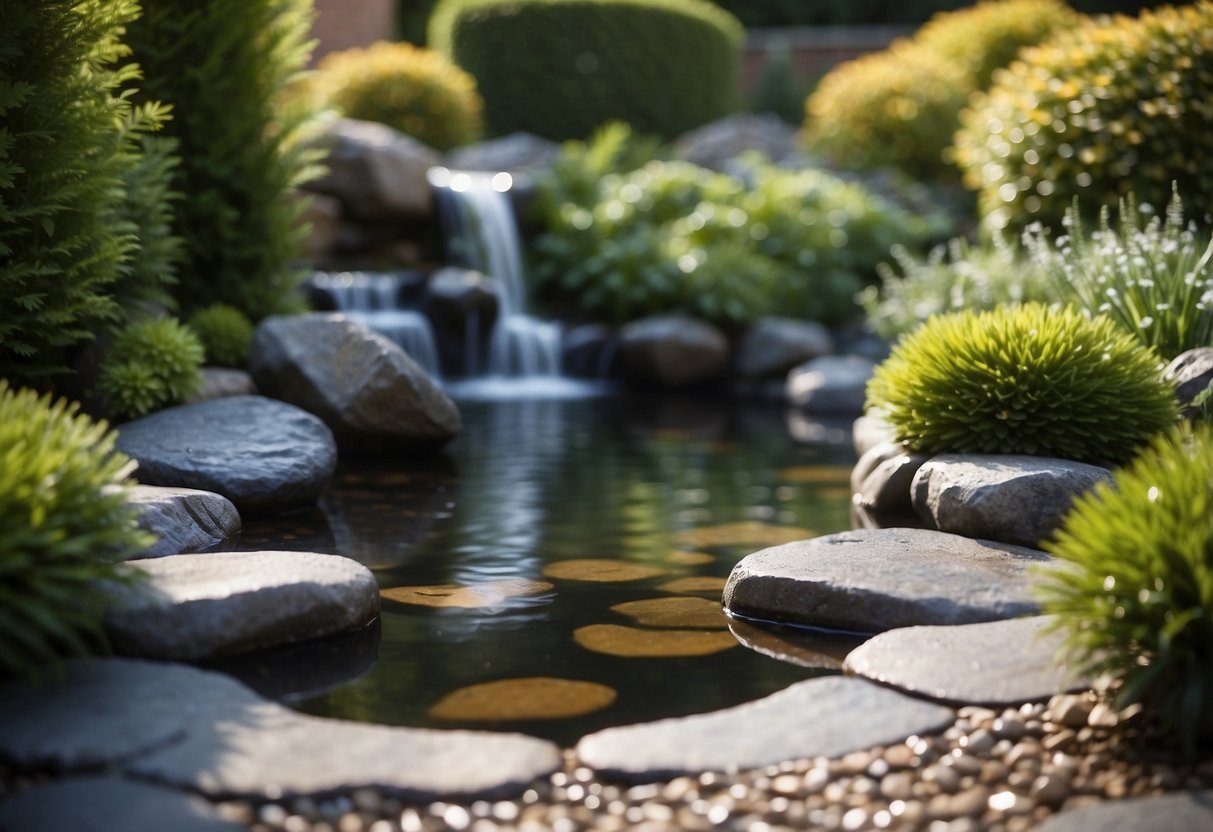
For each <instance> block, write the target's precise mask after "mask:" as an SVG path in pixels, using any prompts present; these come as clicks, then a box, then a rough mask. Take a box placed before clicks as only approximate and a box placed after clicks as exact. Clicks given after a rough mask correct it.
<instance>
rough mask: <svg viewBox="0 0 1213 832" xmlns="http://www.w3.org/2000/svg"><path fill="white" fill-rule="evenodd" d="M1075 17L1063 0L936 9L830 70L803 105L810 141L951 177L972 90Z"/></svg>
mask: <svg viewBox="0 0 1213 832" xmlns="http://www.w3.org/2000/svg"><path fill="white" fill-rule="evenodd" d="M1079 19H1080V18H1079V16H1078V15H1076V14H1075V13H1074V12H1073V11H1071V10H1070V9H1069V8H1068V7H1067V6H1066V5H1065V4H1064V3H1062V2H1059V0H990V2H985V3H980V4H978V5H976V6H974V7H972V8H969V9H962V10H960V11H956V12H946V13H940V14H938V15H936V16H935V17H933V18H932V19H931V21H930V22H929V23H928V24H927V25H926V26H923V27H922V28H921V29H920V30H919V31H918V32H917V33H916V34H915V35H914V37H913V38H911V39H908V40H900V41H897V42H896V43H894V44H893V46H892V47H890V48H889V49H888V50H886V51H884V52H878V53H875V54H872V55H866V56H864V57H861V58H859V59H858V60H855V61H849V62H847V63H844V64H842V65H840V66H839V67H837V68H836V69H834V70H833V71H831V72H829V73H828V74H827V75H826V76H825V77H824V78H823V79H822V80H821V83H820V84H818V86H817V89H816V90H815V91H814V92H813V94H812V95H811V96H810V97H809V98H808V100H807V101H806V103H805V112H806V116H807V121H806V137H807V140H808V142H809V144H810V146H812V147H813V148H814V149H816V150H818V151H820V152H823V153H826V154H828V155H829V156H830V157H832V158H833V159H834V160H835V161H837V162H838V163H840V164H847V165H851V166H855V167H876V166H880V165H894V166H896V167H898V168H901V169H902V170H904V171H906V172H907V173H911V174H913V175H915V176H918V177H920V178H923V179H929V180H930V179H943V180H948V179H955V172H954V170H953V168H952V166H951V164H950V163H949V162H948V161H947V160H945V158H944V154H945V151H946V150H947V149H948V148H949V147H950V146H951V144H952V134H953V133H954V132H955V131H956V128H957V127H958V126H959V125H960V112H961V110H962V109H964V106H965V104H966V103H967V102H968V99H969V96H970V94H971V93H973V92H974V91H976V90H981V89H984V88H985V87H986V86H987V84H988V83H989V81H990V77H991V75H992V74H993V73H994V71H995V70H996V69H997V68H999V67H1001V66H1004V65H1006V64H1007V63H1010V61H1011V60H1012V59H1013V58H1014V57H1015V55H1016V53H1017V52H1018V51H1019V49H1020V48H1021V47H1023V46H1026V45H1030V44H1035V43H1039V42H1040V41H1042V40H1044V39H1045V38H1047V37H1048V36H1050V35H1051V34H1052V33H1054V32H1056V31H1059V30H1062V29H1066V28H1069V27H1072V26H1075V25H1077V23H1078V21H1079Z"/></svg>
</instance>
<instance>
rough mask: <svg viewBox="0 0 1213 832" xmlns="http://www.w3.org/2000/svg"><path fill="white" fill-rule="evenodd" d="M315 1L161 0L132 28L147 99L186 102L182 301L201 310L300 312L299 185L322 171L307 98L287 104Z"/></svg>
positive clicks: (176, 182) (179, 105) (179, 222)
mask: <svg viewBox="0 0 1213 832" xmlns="http://www.w3.org/2000/svg"><path fill="white" fill-rule="evenodd" d="M311 19H312V13H311V3H310V2H307V0H210V2H206V3H198V2H195V1H194V0H157V2H155V3H148V4H146V6H145V8H144V13H143V16H142V17H141V18H140V19H139V20H138V21H137V22H136V23H134V24H132V25H131V26H130V29H129V32H128V36H127V37H128V42H129V43H130V44H131V46H132V47H133V49H134V54H135V58H136V60H138V61H139V64H140V66H141V67H142V69H143V72H144V76H145V81H144V83H143V85H142V89H141V91H140V94H139V98H140V100H161V101H164V102H165V103H167V104H171V105H173V106H174V108H175V109H174V118H173V121H172V122H171V123H170V124H169V126H168V128H167V130H166V132H167V133H169V134H170V135H171V136H172V137H173V138H174V139H176V140H177V142H178V143H179V153H180V156H181V160H182V161H181V165H180V166H179V167H178V168H177V169H176V170H175V171H174V175H173V181H172V188H173V189H174V190H176V191H178V192H181V193H184V194H188V195H189V198H188V199H186V200H182V201H181V202H180V203H178V205H177V209H176V220H175V223H174V226H173V227H174V230H175V232H176V233H177V234H179V235H180V237H181V238H182V240H183V245H184V256H183V260H182V262H181V265H180V267H179V269H178V284H177V286H176V288H175V290H174V291H175V294H176V296H177V299H178V301H179V303H180V307H181V311H182V312H183V313H185V314H187V315H188V314H190V313H191V312H193V311H194V310H195V309H197V308H199V307H202V306H205V305H207V304H210V303H213V302H222V303H227V304H230V305H232V306H235V307H236V308H238V309H240V310H241V311H243V312H244V313H246V314H247V315H248V316H249V317H250V318H253V319H255V320H256V319H260V318H262V317H264V316H266V315H269V314H271V313H276V312H284V311H291V310H292V309H295V308H297V307H298V306H299V305H300V303H301V301H300V300H299V299H298V298H297V297H296V295H295V294H294V291H293V290H294V288H295V286H296V285H297V284H298V281H299V279H300V277H301V273H300V272H299V271H298V270H297V269H296V268H294V267H293V266H292V261H294V260H295V259H296V258H297V257H298V252H299V244H300V228H299V225H298V217H299V210H300V206H299V203H298V202H297V201H296V200H294V199H293V198H292V194H291V191H292V189H293V188H294V187H295V186H296V185H298V184H300V183H301V182H303V181H305V180H306V179H308V178H309V177H311V176H313V175H314V174H315V173H316V168H315V166H314V162H315V161H316V155H315V151H311V150H308V149H307V148H306V147H305V146H304V144H303V142H302V139H303V138H304V136H305V134H306V133H307V128H308V126H309V124H311V123H312V121H313V119H312V117H311V112H310V110H309V109H308V107H307V105H306V103H305V101H306V100H305V99H304V98H302V97H301V98H299V99H298V100H296V101H295V104H294V105H293V106H289V107H285V108H275V106H274V104H275V99H276V98H277V96H278V93H279V91H280V90H281V89H282V88H283V86H284V85H285V84H286V83H287V82H288V81H289V80H291V79H292V78H293V77H294V76H295V75H296V74H297V73H298V72H299V71H300V70H301V69H302V68H303V66H304V63H305V61H306V59H307V55H308V53H309V52H310V49H311V43H310V42H309V41H308V40H307V33H308V29H309V27H310V24H311Z"/></svg>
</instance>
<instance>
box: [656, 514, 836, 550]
mask: <svg viewBox="0 0 1213 832" xmlns="http://www.w3.org/2000/svg"><path fill="white" fill-rule="evenodd" d="M815 534H817V533H816V532H815V531H813V530H812V529H801V528H797V527H796V526H772V525H771V524H770V523H760V522H758V521H757V520H742V521H740V522H737V523H724V524H721V525H719V526H701V527H700V528H697V529H684V530H683V531H680V532H678V534H677V535H676V537H677V539H678V542H679V543H682V544H684V545H686V546H695V547H697V548H699V547H703V546H742V545H748V546H775V545H777V544H779V543H789V542H791V541H793V540H804V539H805V538H808V537H812V536H813V535H815Z"/></svg>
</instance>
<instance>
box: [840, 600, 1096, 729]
mask: <svg viewBox="0 0 1213 832" xmlns="http://www.w3.org/2000/svg"><path fill="white" fill-rule="evenodd" d="M1053 621H1054V619H1053V617H1052V616H1045V615H1038V616H1031V617H1028V618H1014V619H1010V620H1008V621H992V622H986V623H982V624H957V625H953V626H941V627H906V628H902V629H898V630H889V631H888V632H884V633H881V634H879V635H877V636H873V637H872V638H870V639H869V640H868V641H866V642H864V643H863V644H862V645H860V646H859V647H856V648H855V649H854V650H852V651H851V653H850V654H849V655H848V656H847V658H846V660H845V662H843V668H844V670H846V672H848V673H853V674H855V675H857V676H862V677H865V678H867V679H871V680H872V681H874V682H879V683H880V684H883V685H888V686H890V687H894V688H896V689H898V690H900V691H903V692H905V693H907V694H909V695H911V696H921V697H927V698H929V699H934V700H938V701H943V702H948V703H951V704H958V705H983V706H991V707H992V706H999V705H1018V704H1021V703H1024V702H1036V701H1042V700H1045V699H1048V698H1049V697H1051V696H1053V695H1054V694H1057V693H1063V692H1067V691H1075V690H1087V689H1088V688H1090V687H1091V682H1090V680H1089V679H1085V678H1081V677H1079V678H1075V676H1074V674H1072V673H1071V672H1070V671H1068V670H1067V669H1066V668H1065V667H1062V666H1061V665H1059V664H1058V663H1057V662H1056V661H1055V656H1056V655H1057V652H1058V650H1059V648H1060V647H1061V642H1062V638H1063V636H1062V634H1061V633H1057V632H1046V630H1047V628H1048V627H1049V625H1050V623H1051V622H1053Z"/></svg>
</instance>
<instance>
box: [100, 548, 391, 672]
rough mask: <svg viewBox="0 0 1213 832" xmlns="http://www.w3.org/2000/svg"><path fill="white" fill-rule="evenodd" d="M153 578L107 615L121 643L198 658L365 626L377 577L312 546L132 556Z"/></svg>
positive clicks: (158, 654)
mask: <svg viewBox="0 0 1213 832" xmlns="http://www.w3.org/2000/svg"><path fill="white" fill-rule="evenodd" d="M131 565H132V566H133V567H135V568H137V569H138V570H139V571H141V572H143V573H144V575H146V577H147V584H146V586H142V587H136V588H134V589H129V590H126V589H124V590H122V591H120V598H119V603H118V604H117V605H116V607H115V608H114V609H112V610H111V611H110V612H109V613H108V615H107V616H106V628H107V630H108V631H109V636H110V641H111V643H112V644H113V646H114V650H115V651H117V652H119V653H123V654H125V655H129V656H139V657H142V658H150V659H170V660H181V661H197V660H201V659H211V658H216V657H219V656H225V655H234V654H237V653H247V652H249V651H252V650H258V649H262V648H268V647H277V646H280V645H283V644H292V643H294V642H300V641H307V640H309V639H313V638H318V637H320V636H327V635H333V634H335V633H341V632H347V631H349V630H355V629H358V628H359V627H365V626H366V625H367V624H369V623H370V622H371V621H373V620H374V619H375V616H376V615H378V613H379V586H378V584H377V583H376V582H375V577H374V575H372V574H371V572H370V570H369V569H367V568H366V567H365V566H363V565H361V564H360V563H357V562H356V561H353V560H350V559H349V558H343V557H339V556H337V555H320V554H312V553H310V552H217V553H213V554H209V555H207V556H205V557H199V556H196V555H173V556H169V557H163V558H157V559H154V560H139V561H132V564H131Z"/></svg>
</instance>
